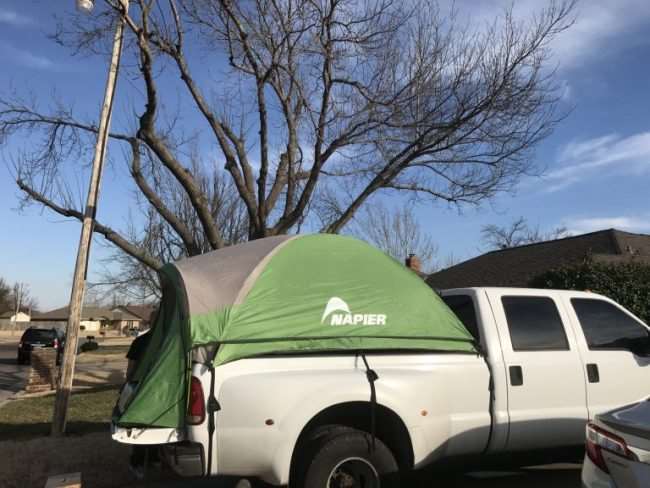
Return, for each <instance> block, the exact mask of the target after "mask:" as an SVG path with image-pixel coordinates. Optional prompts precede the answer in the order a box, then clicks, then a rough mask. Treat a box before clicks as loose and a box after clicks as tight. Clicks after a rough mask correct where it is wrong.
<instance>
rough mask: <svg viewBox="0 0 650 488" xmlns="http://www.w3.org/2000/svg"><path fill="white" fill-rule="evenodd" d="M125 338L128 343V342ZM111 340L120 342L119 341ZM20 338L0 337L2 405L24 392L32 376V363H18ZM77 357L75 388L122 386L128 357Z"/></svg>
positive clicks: (0, 402)
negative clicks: (17, 353)
mask: <svg viewBox="0 0 650 488" xmlns="http://www.w3.org/2000/svg"><path fill="white" fill-rule="evenodd" d="M128 341H129V340H126V342H125V343H128ZM112 343H117V344H121V342H119V340H115V341H112ZM17 348H18V337H16V338H7V337H0V405H1V404H2V403H3V402H4V401H5V400H7V399H9V398H10V397H12V396H13V395H14V394H16V393H18V392H19V391H21V390H22V389H23V388H24V387H25V384H26V382H27V377H28V376H29V369H30V366H29V365H18V364H16V351H17ZM115 356H116V355H110V356H102V355H90V356H84V357H82V356H78V357H77V363H76V367H75V379H74V385H75V387H93V386H97V385H102V384H116V385H119V384H121V383H122V382H123V381H124V371H125V370H126V358H124V356H123V355H119V356H117V357H115Z"/></svg>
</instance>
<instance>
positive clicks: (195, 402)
mask: <svg viewBox="0 0 650 488" xmlns="http://www.w3.org/2000/svg"><path fill="white" fill-rule="evenodd" d="M204 419H205V398H204V397H203V386H201V382H200V381H199V379H198V378H196V377H195V376H192V381H190V401H189V404H188V406H187V423H188V424H190V425H198V424H200V423H202V422H203V420H204Z"/></svg>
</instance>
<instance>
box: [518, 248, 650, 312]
mask: <svg viewBox="0 0 650 488" xmlns="http://www.w3.org/2000/svg"><path fill="white" fill-rule="evenodd" d="M530 286H532V287H535V288H557V289H561V290H589V291H593V292H595V293H600V294H601V295H605V296H607V297H609V298H611V299H612V300H614V301H616V302H618V303H620V304H621V305H623V306H624V307H625V308H627V309H628V310H629V311H630V312H632V313H633V314H635V315H636V316H637V317H639V318H641V319H642V320H643V321H644V322H645V323H647V324H650V265H649V264H644V263H642V262H638V261H629V262H625V263H616V264H609V263H599V262H597V261H594V260H593V259H591V258H587V259H585V260H584V261H583V262H582V263H580V264H577V265H572V266H567V267H564V268H559V269H554V270H550V271H548V272H546V273H544V274H542V275H540V276H538V277H536V278H534V279H533V280H531V282H530Z"/></svg>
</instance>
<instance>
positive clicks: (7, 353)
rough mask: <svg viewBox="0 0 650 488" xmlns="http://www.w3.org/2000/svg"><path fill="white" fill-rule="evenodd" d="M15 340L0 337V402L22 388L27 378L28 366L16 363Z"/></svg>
mask: <svg viewBox="0 0 650 488" xmlns="http://www.w3.org/2000/svg"><path fill="white" fill-rule="evenodd" d="M16 342H17V339H16ZM16 342H8V341H5V340H3V339H0V403H2V402H3V401H5V400H6V399H7V398H9V397H10V396H12V395H13V394H14V393H16V392H18V391H20V390H22V389H23V387H24V386H25V381H26V380H27V374H28V372H29V366H26V365H21V366H19V365H18V364H16V350H17V349H16V348H17V343H16Z"/></svg>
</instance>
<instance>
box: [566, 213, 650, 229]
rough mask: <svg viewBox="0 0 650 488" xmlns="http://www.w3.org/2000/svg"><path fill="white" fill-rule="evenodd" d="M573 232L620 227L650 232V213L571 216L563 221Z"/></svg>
mask: <svg viewBox="0 0 650 488" xmlns="http://www.w3.org/2000/svg"><path fill="white" fill-rule="evenodd" d="M562 224H563V225H564V226H565V227H566V228H567V229H569V232H571V234H584V233H586V232H593V231H596V230H602V229H618V230H625V231H628V232H638V233H646V232H650V215H646V216H643V215H629V216H617V217H589V218H569V219H566V220H565V221H563V223H562Z"/></svg>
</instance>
